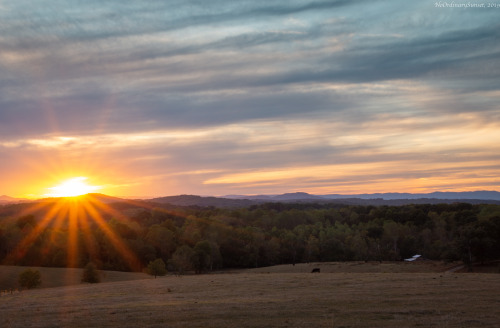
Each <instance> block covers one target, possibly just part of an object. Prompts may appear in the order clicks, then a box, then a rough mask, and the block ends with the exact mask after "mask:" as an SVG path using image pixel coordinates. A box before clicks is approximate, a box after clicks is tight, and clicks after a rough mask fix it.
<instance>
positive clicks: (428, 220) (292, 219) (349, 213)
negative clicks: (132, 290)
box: [0, 202, 500, 273]
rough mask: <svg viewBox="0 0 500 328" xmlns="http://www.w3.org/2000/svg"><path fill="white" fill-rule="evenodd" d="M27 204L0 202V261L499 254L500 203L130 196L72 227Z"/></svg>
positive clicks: (246, 262) (206, 267)
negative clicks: (211, 203) (208, 201)
mask: <svg viewBox="0 0 500 328" xmlns="http://www.w3.org/2000/svg"><path fill="white" fill-rule="evenodd" d="M27 206H29V205H8V206H7V205H6V206H3V207H1V208H0V263H3V264H11V265H25V266H28V265H29V266H51V267H67V266H76V267H84V266H85V265H86V264H87V263H89V262H92V263H95V264H96V265H97V267H98V268H99V269H106V270H121V271H129V270H141V269H143V268H147V267H148V264H151V263H152V262H154V261H155V260H157V259H161V260H162V261H163V262H164V263H166V267H167V269H168V270H169V271H175V272H179V273H183V272H187V271H194V272H196V273H203V272H208V271H211V270H216V269H224V268H250V267H260V266H269V265H275V264H287V263H288V264H294V263H303V262H318V261H399V260H402V259H404V258H408V257H411V256H412V255H415V254H421V255H422V256H423V257H424V258H427V259H431V260H450V261H455V260H462V261H464V263H466V264H469V265H471V264H472V263H475V262H485V261H489V260H498V259H499V257H500V255H499V254H500V206H499V205H488V204H482V205H472V204H467V203H455V204H436V205H427V204H423V205H422V204H419V205H404V206H352V205H339V204H325V203H322V204H314V203H295V204H294V203H265V204H259V205H253V206H250V207H244V208H237V209H224V208H214V207H195V206H191V207H181V206H177V207H176V206H169V205H164V204H154V203H140V204H137V203H126V202H124V203H115V204H110V205H109V207H110V208H112V209H113V211H112V212H110V211H107V212H105V211H103V210H102V209H99V208H97V209H96V212H95V213H93V214H92V215H94V216H95V215H98V216H99V218H100V219H99V220H93V218H92V215H91V216H90V217H87V218H85V219H82V218H81V219H80V220H82V222H79V223H75V225H74V226H78V229H75V228H73V230H72V224H71V222H72V221H71V220H72V218H71V217H70V216H71V214H70V211H68V213H66V216H64V215H65V214H64V213H63V214H60V213H55V212H54V211H53V212H54V214H53V215H54V216H57V220H56V221H57V222H58V223H57V224H56V223H53V224H48V225H46V226H43V229H42V228H40V227H41V225H42V224H44V223H43V219H44V218H47V214H51V212H50V209H49V208H47V209H46V210H45V211H38V212H36V211H34V212H32V213H29V214H24V215H19V214H20V213H25V212H26V207H27ZM73 220H77V221H78V218H76V219H75V218H73ZM83 220H85V222H83ZM54 222H55V221H54ZM27 238H29V244H26V243H25V244H26V245H24V244H23V240H24V241H25V240H26V239H27ZM20 244H23V245H24V246H25V247H22V249H20V247H18V246H19V245H20ZM124 249H125V250H126V252H125V251H124ZM127 254H132V255H131V256H126V255H127ZM131 258H133V260H131Z"/></svg>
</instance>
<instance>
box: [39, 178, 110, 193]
mask: <svg viewBox="0 0 500 328" xmlns="http://www.w3.org/2000/svg"><path fill="white" fill-rule="evenodd" d="M87 179H88V178H87V177H76V178H71V179H67V180H65V181H63V182H61V183H60V184H58V185H57V186H54V187H50V188H47V189H49V190H51V192H50V193H48V194H45V195H44V196H47V197H75V196H81V195H85V194H88V193H91V192H93V191H96V190H99V189H101V187H100V186H91V185H89V184H87V182H85V180H87Z"/></svg>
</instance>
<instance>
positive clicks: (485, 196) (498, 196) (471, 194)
mask: <svg viewBox="0 0 500 328" xmlns="http://www.w3.org/2000/svg"><path fill="white" fill-rule="evenodd" d="M222 197H223V198H231V199H252V200H256V199H260V200H270V201H276V200H304V199H311V200H325V199H353V198H357V199H383V200H395V199H423V198H427V199H429V198H432V199H475V200H498V201H500V192H498V191H467V192H432V193H427V194H410V193H375V194H355V195H339V194H329V195H311V194H308V193H305V192H295V193H286V194H281V195H257V196H245V195H227V196H222Z"/></svg>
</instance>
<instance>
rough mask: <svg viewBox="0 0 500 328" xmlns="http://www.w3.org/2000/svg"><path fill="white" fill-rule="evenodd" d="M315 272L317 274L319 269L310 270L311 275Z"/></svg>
mask: <svg viewBox="0 0 500 328" xmlns="http://www.w3.org/2000/svg"><path fill="white" fill-rule="evenodd" d="M316 272H317V273H319V268H314V269H312V271H311V273H316Z"/></svg>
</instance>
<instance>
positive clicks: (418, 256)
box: [405, 254, 422, 262]
mask: <svg viewBox="0 0 500 328" xmlns="http://www.w3.org/2000/svg"><path fill="white" fill-rule="evenodd" d="M421 256H422V255H418V254H417V255H413V256H412V257H410V258H409V259H405V261H406V262H413V261H416V260H418V259H420V257H421Z"/></svg>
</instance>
